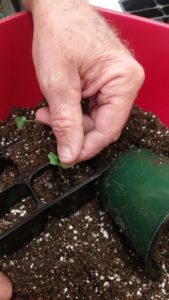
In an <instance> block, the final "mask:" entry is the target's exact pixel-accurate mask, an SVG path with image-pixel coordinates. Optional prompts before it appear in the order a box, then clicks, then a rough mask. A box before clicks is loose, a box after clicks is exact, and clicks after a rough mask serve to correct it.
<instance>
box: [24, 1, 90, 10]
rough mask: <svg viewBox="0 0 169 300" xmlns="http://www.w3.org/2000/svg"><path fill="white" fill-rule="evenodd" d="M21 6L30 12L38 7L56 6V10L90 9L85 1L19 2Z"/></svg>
mask: <svg viewBox="0 0 169 300" xmlns="http://www.w3.org/2000/svg"><path fill="white" fill-rule="evenodd" d="M21 2H22V4H23V5H25V7H26V8H27V9H29V10H30V11H31V12H33V11H34V10H35V9H36V8H40V7H46V6H47V7H48V9H49V7H50V6H53V5H56V4H57V8H58V10H59V9H60V8H64V9H65V8H66V9H68V8H69V7H70V8H76V9H77V8H78V7H79V8H82V7H83V8H84V6H85V7H88V8H89V7H90V5H89V3H88V1H87V0H69V1H67V0H45V1H44V0H21Z"/></svg>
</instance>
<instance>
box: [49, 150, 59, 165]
mask: <svg viewBox="0 0 169 300" xmlns="http://www.w3.org/2000/svg"><path fill="white" fill-rule="evenodd" d="M48 158H49V162H50V164H51V165H53V166H58V164H60V162H59V159H58V156H57V155H56V154H55V153H53V152H50V153H49V154H48Z"/></svg>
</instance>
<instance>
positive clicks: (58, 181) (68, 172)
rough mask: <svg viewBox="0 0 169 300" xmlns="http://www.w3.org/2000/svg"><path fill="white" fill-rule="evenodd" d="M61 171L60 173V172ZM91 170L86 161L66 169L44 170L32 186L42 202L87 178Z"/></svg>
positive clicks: (53, 197) (51, 198) (48, 200)
mask: <svg viewBox="0 0 169 300" xmlns="http://www.w3.org/2000/svg"><path fill="white" fill-rule="evenodd" d="M60 172H61V173H60ZM92 173H93V170H92V169H91V167H90V166H89V165H88V164H87V163H81V164H80V166H79V164H78V165H76V166H74V167H72V168H70V169H69V168H68V169H65V170H64V169H59V170H58V168H57V170H56V169H53V170H47V171H45V172H44V173H43V174H42V175H41V176H39V177H37V178H36V179H35V180H34V183H33V187H34V189H35V191H36V193H37V195H38V197H39V198H40V200H41V201H42V202H43V203H48V202H50V201H52V200H54V199H55V198H56V197H58V196H61V195H62V194H64V193H65V192H67V191H68V190H69V189H71V188H72V187H74V186H76V185H77V184H78V183H80V182H82V181H83V180H85V179H87V178H89V176H90V175H92Z"/></svg>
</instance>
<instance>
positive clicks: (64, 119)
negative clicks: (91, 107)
mask: <svg viewBox="0 0 169 300" xmlns="http://www.w3.org/2000/svg"><path fill="white" fill-rule="evenodd" d="M51 125H52V128H53V131H54V132H55V134H56V135H57V136H58V137H59V136H65V135H66V134H68V133H69V132H72V130H73V128H74V127H75V121H74V119H73V117H72V116H71V115H70V114H69V113H68V112H66V111H65V110H64V109H61V110H60V111H59V113H58V111H56V112H52V115H51Z"/></svg>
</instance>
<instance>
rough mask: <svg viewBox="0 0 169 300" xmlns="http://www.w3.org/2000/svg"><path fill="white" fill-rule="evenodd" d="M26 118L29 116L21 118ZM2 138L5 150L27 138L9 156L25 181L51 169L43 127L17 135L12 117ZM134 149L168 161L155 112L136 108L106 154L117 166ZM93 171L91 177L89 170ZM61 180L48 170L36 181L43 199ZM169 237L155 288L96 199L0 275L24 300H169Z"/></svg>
mask: <svg viewBox="0 0 169 300" xmlns="http://www.w3.org/2000/svg"><path fill="white" fill-rule="evenodd" d="M14 114H16V113H14ZM17 114H18V112H17ZM20 114H21V115H23V112H22V111H21V112H20ZM26 114H27V115H28V117H29V119H30V118H32V119H33V118H34V111H27V113H26ZM6 126H7V132H6V130H5V128H6ZM9 129H10V133H8V130H9ZM33 129H35V131H34V130H33ZM42 132H43V133H42ZM0 133H1V135H0V145H1V147H2V148H4V147H6V146H7V145H8V144H11V140H12V141H14V142H16V141H17V140H19V139H20V138H22V139H23V140H22V144H18V145H15V146H14V147H12V148H11V149H10V150H7V156H8V157H10V158H11V159H12V160H13V163H14V166H15V167H16V168H17V171H18V172H19V174H21V175H23V174H28V173H30V172H32V171H35V170H36V168H38V167H39V166H41V165H43V164H45V163H46V162H47V154H48V153H49V152H50V151H55V147H56V145H55V140H54V137H53V134H52V132H51V130H50V128H48V127H47V126H43V125H40V124H38V123H35V124H34V123H28V124H27V125H26V126H24V128H23V130H19V131H18V130H17V129H16V126H15V122H14V116H11V117H10V119H9V124H8V122H3V123H2V124H1V125H0ZM17 133H18V134H19V135H17ZM12 143H13V142H12ZM37 144H38V147H39V148H37ZM133 147H146V148H150V149H153V150H154V151H156V152H158V153H160V154H165V155H167V156H169V131H168V129H167V128H165V126H163V125H162V124H160V122H159V121H158V120H157V118H156V117H155V116H153V115H152V114H151V113H144V112H142V111H141V110H139V109H138V108H134V109H133V111H132V113H131V116H130V119H129V121H128V123H127V125H126V127H125V129H124V130H123V134H122V136H121V138H120V139H119V140H118V142H116V143H114V144H113V145H110V146H109V147H108V148H107V149H106V150H105V151H104V152H103V155H104V157H105V158H106V159H107V160H108V161H111V160H112V158H116V157H117V155H119V153H120V152H121V151H124V150H126V149H128V148H133ZM2 148H1V149H2ZM78 168H79V167H78ZM88 171H89V174H91V170H88ZM75 173H76V174H77V169H75ZM80 174H81V173H79V176H81V175H80ZM2 176H4V174H3V175H2ZM55 176H57V175H56V173H55V174H54V177H53V174H52V173H51V171H47V174H43V175H41V177H39V178H37V179H36V181H35V182H34V185H35V187H36V189H37V190H38V193H39V196H40V197H41V199H45V200H44V201H46V202H48V201H51V200H52V199H53V195H54V194H53V191H51V185H52V190H53V187H54V190H55V182H56V178H55ZM85 176H86V175H85ZM66 180H67V178H66ZM44 195H45V197H44ZM11 217H12V216H11ZM4 226H5V225H4ZM1 228H2V227H1V225H0V229H1ZM167 231H168V230H166V232H164V234H163V236H162V239H161V240H160V241H159V245H158V246H159V251H158V252H157V260H158V261H159V262H160V263H161V266H162V271H163V272H162V276H161V278H160V279H159V280H158V281H156V282H153V281H151V280H149V279H148V278H147V277H146V276H145V274H144V271H143V269H142V268H141V265H140V261H139V259H138V257H137V255H136V254H135V252H133V250H131V248H130V246H129V245H128V243H127V242H126V240H125V239H124V238H122V236H121V234H119V233H118V232H117V230H116V228H115V226H114V225H113V224H112V221H111V218H110V217H109V216H108V215H107V214H106V213H105V212H104V211H103V210H102V208H101V207H100V205H99V203H98V201H97V200H93V201H92V202H91V203H89V204H87V205H86V206H85V207H83V208H82V209H81V210H80V211H78V212H76V213H75V214H73V215H71V216H70V217H69V218H60V219H58V218H54V217H50V219H49V222H48V224H47V226H46V230H45V232H43V233H42V234H41V235H40V236H39V237H38V238H36V239H34V240H33V241H32V242H30V243H29V244H27V245H25V246H24V247H23V248H22V249H20V250H19V251H17V252H15V253H14V254H13V255H11V256H3V257H1V260H0V269H1V270H2V271H4V272H5V273H6V274H7V275H8V276H9V277H10V278H11V279H12V281H13V283H14V290H15V295H14V298H15V299H16V297H18V298H19V299H20V300H25V299H38V297H39V300H40V299H41V300H42V299H43V300H57V299H62V300H65V299H72V300H75V299H79V300H83V299H84V300H97V299H99V300H113V299H115V300H118V299H120V300H123V299H132V300H134V299H142V300H144V299H147V300H149V299H162V300H168V299H169V255H167V254H168V249H169V241H168V240H169V239H168V235H167ZM161 250H162V251H161Z"/></svg>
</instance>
